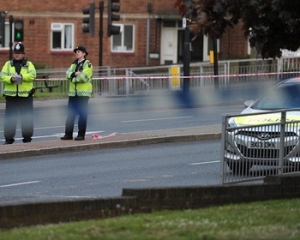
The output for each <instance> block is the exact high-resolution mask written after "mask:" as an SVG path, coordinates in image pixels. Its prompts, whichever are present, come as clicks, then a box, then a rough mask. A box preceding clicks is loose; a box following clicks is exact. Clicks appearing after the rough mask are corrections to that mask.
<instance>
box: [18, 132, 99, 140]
mask: <svg viewBox="0 0 300 240" xmlns="http://www.w3.org/2000/svg"><path fill="white" fill-rule="evenodd" d="M101 132H104V131H92V132H86V135H92V134H95V133H101ZM63 135H64V133H55V134H51V135H40V136H33V137H32V139H39V138H53V137H56V138H60V137H62V136H63ZM75 135H76V134H75ZM15 139H16V140H22V139H23V138H15Z"/></svg>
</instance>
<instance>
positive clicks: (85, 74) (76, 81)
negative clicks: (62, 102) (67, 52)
mask: <svg viewBox="0 0 300 240" xmlns="http://www.w3.org/2000/svg"><path fill="white" fill-rule="evenodd" d="M76 67H77V60H76V61H74V62H73V63H72V64H71V66H70V67H69V69H68V70H67V72H66V78H67V79H68V80H69V81H70V84H69V96H70V97H74V96H80V97H91V96H92V92H93V86H92V77H93V65H92V64H91V62H90V61H89V60H85V62H84V64H83V66H82V69H78V70H77V71H79V72H81V74H79V75H78V76H76V77H73V78H72V77H71V75H72V73H74V72H75V71H76Z"/></svg>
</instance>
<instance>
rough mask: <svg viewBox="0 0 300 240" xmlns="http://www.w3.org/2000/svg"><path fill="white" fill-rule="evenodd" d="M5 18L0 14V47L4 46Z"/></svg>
mask: <svg viewBox="0 0 300 240" xmlns="http://www.w3.org/2000/svg"><path fill="white" fill-rule="evenodd" d="M4 34H5V16H3V15H2V12H0V45H2V47H4V46H5V41H4V40H5V35H4Z"/></svg>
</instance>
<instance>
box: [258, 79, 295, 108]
mask: <svg viewBox="0 0 300 240" xmlns="http://www.w3.org/2000/svg"><path fill="white" fill-rule="evenodd" d="M252 108H254V109H261V110H274V109H285V108H300V84H281V85H278V86H277V87H274V88H272V89H271V91H270V92H269V93H268V94H267V95H266V96H264V97H262V98H261V99H260V100H258V101H257V102H256V103H255V104H254V105H253V106H252Z"/></svg>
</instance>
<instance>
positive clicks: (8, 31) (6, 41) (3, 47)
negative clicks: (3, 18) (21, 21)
mask: <svg viewBox="0 0 300 240" xmlns="http://www.w3.org/2000/svg"><path fill="white" fill-rule="evenodd" d="M9 27H10V25H9V22H5V27H4V28H5V30H4V31H5V46H2V45H0V49H9V44H10V41H11V39H9V38H10V30H9ZM12 29H13V31H14V25H13V27H12ZM12 36H14V32H13V33H12Z"/></svg>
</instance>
